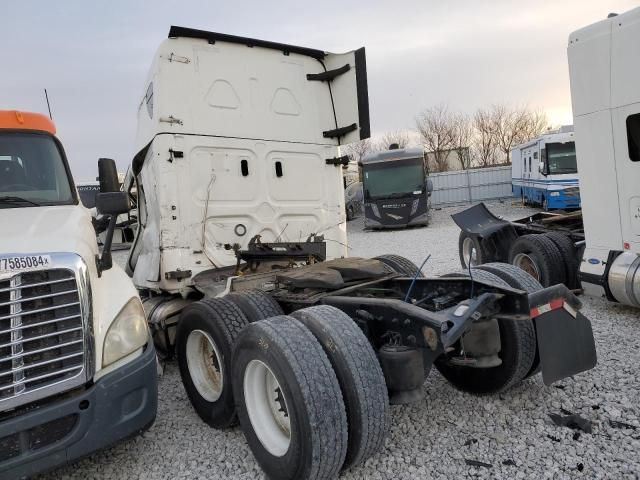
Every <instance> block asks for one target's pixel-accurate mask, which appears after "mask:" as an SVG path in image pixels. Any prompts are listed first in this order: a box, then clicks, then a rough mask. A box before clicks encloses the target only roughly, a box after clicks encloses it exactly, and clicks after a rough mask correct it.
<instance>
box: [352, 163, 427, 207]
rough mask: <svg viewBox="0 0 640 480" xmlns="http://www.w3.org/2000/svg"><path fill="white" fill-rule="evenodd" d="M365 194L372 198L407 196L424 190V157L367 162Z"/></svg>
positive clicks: (364, 168) (365, 167) (365, 168)
mask: <svg viewBox="0 0 640 480" xmlns="http://www.w3.org/2000/svg"><path fill="white" fill-rule="evenodd" d="M363 170H364V172H363V173H364V189H365V196H367V197H368V198H371V199H377V198H392V197H405V196H408V195H412V194H413V193H417V192H422V191H423V190H424V168H423V165H422V159H410V160H402V161H398V160H396V161H389V162H380V163H371V164H365V165H364V167H363Z"/></svg>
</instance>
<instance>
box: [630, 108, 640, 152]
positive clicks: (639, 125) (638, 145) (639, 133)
mask: <svg viewBox="0 0 640 480" xmlns="http://www.w3.org/2000/svg"><path fill="white" fill-rule="evenodd" d="M627 143H628V145H629V158H630V159H631V161H632V162H640V113H636V114H634V115H629V116H628V117H627Z"/></svg>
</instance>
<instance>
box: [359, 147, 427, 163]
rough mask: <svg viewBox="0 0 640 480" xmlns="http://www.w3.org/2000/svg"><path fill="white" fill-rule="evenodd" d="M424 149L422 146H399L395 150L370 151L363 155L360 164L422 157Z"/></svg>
mask: <svg viewBox="0 0 640 480" xmlns="http://www.w3.org/2000/svg"><path fill="white" fill-rule="evenodd" d="M423 157H424V151H423V150H422V148H401V149H396V150H385V151H383V152H376V153H370V154H369V155H365V156H364V157H363V158H362V160H361V161H360V164H365V163H378V162H392V161H395V160H408V159H410V158H420V159H421V158H423Z"/></svg>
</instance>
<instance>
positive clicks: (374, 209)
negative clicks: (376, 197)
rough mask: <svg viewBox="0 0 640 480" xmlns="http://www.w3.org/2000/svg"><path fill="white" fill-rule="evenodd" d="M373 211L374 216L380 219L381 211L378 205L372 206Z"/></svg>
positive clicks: (373, 204)
mask: <svg viewBox="0 0 640 480" xmlns="http://www.w3.org/2000/svg"><path fill="white" fill-rule="evenodd" d="M371 210H372V211H373V214H374V215H375V216H376V217H378V218H380V210H378V205H376V204H375V203H372V204H371Z"/></svg>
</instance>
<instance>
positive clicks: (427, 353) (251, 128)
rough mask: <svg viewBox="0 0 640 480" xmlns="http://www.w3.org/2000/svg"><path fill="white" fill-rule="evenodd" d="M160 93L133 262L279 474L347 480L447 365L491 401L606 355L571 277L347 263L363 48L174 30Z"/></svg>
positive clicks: (178, 350)
mask: <svg viewBox="0 0 640 480" xmlns="http://www.w3.org/2000/svg"><path fill="white" fill-rule="evenodd" d="M144 91H145V93H144V95H143V97H142V98H141V102H140V106H139V112H138V136H137V138H138V140H137V145H138V153H137V154H136V155H135V157H134V159H133V162H132V170H131V171H132V179H134V182H133V184H132V185H131V186H132V188H135V189H136V192H137V197H138V212H139V215H138V218H139V221H140V225H139V228H138V233H137V237H136V240H135V242H134V246H133V249H132V251H131V254H130V257H129V259H128V270H129V272H130V274H131V275H132V277H133V279H134V282H135V283H136V285H137V286H138V288H139V290H140V292H141V295H142V296H143V297H144V307H145V310H146V313H147V316H148V321H149V323H150V326H151V329H152V332H153V337H154V340H155V342H156V345H157V347H158V351H159V353H160V354H161V356H163V357H165V358H166V357H171V356H173V355H175V356H176V357H177V361H178V365H179V368H180V373H181V377H182V382H183V384H184V386H185V390H186V392H187V395H188V397H189V399H190V401H191V404H192V405H193V407H194V408H195V410H196V412H197V413H198V415H199V416H200V417H201V418H202V419H203V420H204V421H205V422H207V423H208V424H209V425H211V426H213V427H216V428H226V427H229V426H232V425H234V424H235V423H236V422H237V421H238V420H239V422H240V424H241V427H242V430H243V432H244V434H245V437H246V439H247V442H248V443H249V446H250V448H251V450H252V451H253V453H254V455H255V457H256V459H257V461H258V462H259V464H260V465H261V466H262V468H263V469H264V471H265V472H266V474H267V476H268V477H270V478H279V479H302V478H305V479H325V478H335V477H336V476H337V475H338V473H339V471H340V470H341V469H342V468H347V467H351V466H355V465H358V464H360V463H362V462H363V461H365V460H366V459H367V458H369V457H371V456H372V455H374V454H375V453H376V452H377V451H378V450H379V449H380V448H381V446H382V444H383V442H384V439H385V436H386V432H387V430H388V422H389V402H391V403H409V402H413V401H417V400H419V399H421V398H422V396H423V394H424V390H423V387H422V385H423V383H424V379H425V376H426V375H427V374H428V373H429V371H430V370H431V367H432V366H436V368H438V369H439V370H440V372H442V374H443V375H444V376H445V377H446V378H447V379H448V380H449V381H450V382H452V383H453V384H454V385H455V386H456V387H458V388H460V389H461V390H465V391H469V392H473V393H478V394H487V393H495V392H499V391H502V390H505V389H508V388H510V387H511V386H513V385H515V384H517V383H519V382H521V381H523V380H524V379H525V378H528V377H529V376H532V375H535V374H537V373H538V372H540V371H541V372H542V377H543V379H544V381H545V382H547V383H550V382H553V381H555V380H557V379H560V378H564V377H566V376H570V375H573V374H575V373H578V372H581V371H584V370H587V369H589V368H592V367H593V366H594V365H595V362H596V354H595V346H594V342H593V334H592V332H591V326H590V323H589V320H588V319H586V318H585V317H584V316H583V315H582V314H581V313H580V311H579V302H577V300H576V298H575V297H574V296H573V294H571V293H570V292H569V291H568V290H567V289H566V287H564V286H562V285H559V286H553V287H550V288H547V289H542V287H541V286H540V285H539V284H537V283H535V282H534V281H532V279H530V278H529V277H527V276H526V274H524V273H523V272H521V271H520V270H518V269H516V268H515V267H512V266H510V265H501V264H496V265H491V266H489V267H485V266H483V267H482V268H480V269H477V270H475V269H474V270H473V272H472V273H473V277H472V278H469V277H468V276H466V274H465V273H463V274H460V273H455V274H453V275H450V276H446V277H443V278H432V279H427V278H423V275H422V274H421V272H420V269H419V268H418V267H416V266H415V265H414V264H413V263H412V262H410V261H408V260H407V259H405V258H403V257H399V256H397V255H382V256H380V257H377V258H375V259H363V258H346V257H347V243H346V242H347V238H346V226H345V222H346V219H345V206H344V195H343V178H342V171H341V170H342V168H341V166H342V165H343V164H344V163H345V162H347V161H348V157H346V156H343V155H342V154H341V151H340V147H341V146H342V145H344V144H345V143H349V142H352V141H355V140H360V139H364V138H367V137H368V136H369V115H368V98H367V77H366V64H365V54H364V49H359V50H356V51H353V52H349V53H346V54H341V55H336V54H331V53H327V52H324V51H322V50H315V49H310V48H303V47H298V46H292V45H283V44H279V43H274V42H268V41H263V40H255V39H250V38H242V37H236V36H230V35H224V34H219V33H213V32H207V31H200V30H193V29H188V28H181V27H172V28H171V30H170V32H169V38H168V39H167V40H165V41H164V42H163V43H162V44H161V46H160V48H159V50H158V52H157V53H156V55H155V57H154V60H153V63H152V66H151V71H150V74H149V77H148V79H147V82H146V84H145V88H144ZM489 270H491V271H489ZM576 337H577V338H581V339H582V340H581V341H580V342H569V341H568V339H569V338H576ZM558 342H561V343H558ZM562 342H563V343H562ZM569 343H570V344H571V345H572V347H571V348H566V346H565V345H566V344H569ZM463 344H464V348H463Z"/></svg>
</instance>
